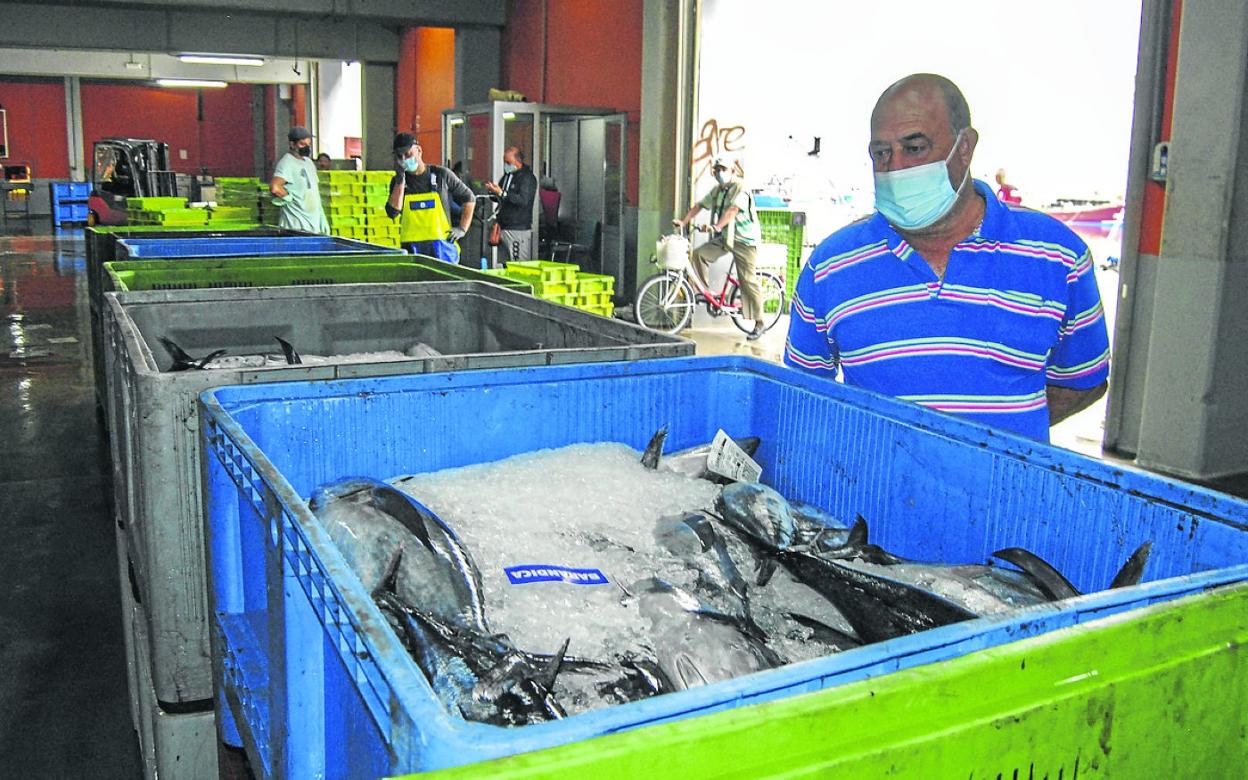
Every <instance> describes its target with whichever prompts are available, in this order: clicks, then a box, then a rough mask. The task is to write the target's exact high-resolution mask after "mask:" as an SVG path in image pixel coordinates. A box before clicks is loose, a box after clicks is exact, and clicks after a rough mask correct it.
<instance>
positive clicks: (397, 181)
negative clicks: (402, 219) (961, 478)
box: [386, 173, 407, 219]
mask: <svg viewBox="0 0 1248 780" xmlns="http://www.w3.org/2000/svg"><path fill="white" fill-rule="evenodd" d="M406 192H407V177H406V176H404V175H403V174H402V173H398V174H396V175H395V177H394V178H393V179H391V180H390V199H389V200H387V201H386V213H387V214H389V215H390V218H391V219H394V218H395V217H397V216H399V215H400V214H402V213H403V195H404V194H405V193H406Z"/></svg>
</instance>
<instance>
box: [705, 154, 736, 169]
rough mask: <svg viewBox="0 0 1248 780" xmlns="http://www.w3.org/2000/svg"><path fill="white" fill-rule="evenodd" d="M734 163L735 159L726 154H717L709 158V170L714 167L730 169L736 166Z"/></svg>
mask: <svg viewBox="0 0 1248 780" xmlns="http://www.w3.org/2000/svg"><path fill="white" fill-rule="evenodd" d="M736 164H737V161H736V159H735V158H733V157H732V156H730V155H727V154H717V155H715V156H714V157H712V158H711V170H715V169H716V168H727V169H728V170H730V171H731V170H732V169H733V168H735V167H736Z"/></svg>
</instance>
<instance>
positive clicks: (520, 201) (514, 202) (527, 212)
mask: <svg viewBox="0 0 1248 780" xmlns="http://www.w3.org/2000/svg"><path fill="white" fill-rule="evenodd" d="M485 189H486V191H487V192H489V193H490V194H491V195H493V196H494V198H495V199H496V200H498V214H497V217H496V218H497V219H498V227H499V229H500V234H501V235H500V236H499V246H500V247H502V250H503V259H504V260H506V261H507V262H511V261H512V260H528V259H529V258H531V257H533V199H534V198H535V197H536V196H537V177H536V176H534V175H533V169H532V168H530V167H529V166H527V165H525V164H524V151H523V150H521V149H520V147H518V146H509V147H507V148H506V149H505V150H504V151H503V178H502V179H500V180H499V182H498V184H495V183H494V182H492V181H487V182H486V183H485Z"/></svg>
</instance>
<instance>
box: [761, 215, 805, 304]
mask: <svg viewBox="0 0 1248 780" xmlns="http://www.w3.org/2000/svg"><path fill="white" fill-rule="evenodd" d="M758 223H759V230H760V232H761V233H762V239H763V241H764V242H765V243H768V244H784V245H785V246H786V247H788V263H787V265H786V266H785V271H784V292H785V299H786V300H790V301H791V300H793V289H794V288H795V287H796V285H797V276H798V274H799V273H800V272H801V270H802V261H803V259H804V257H803V256H804V254H805V251H806V247H805V243H804V242H805V237H806V213H805V212H804V211H790V210H789V209H758Z"/></svg>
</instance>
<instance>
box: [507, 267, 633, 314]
mask: <svg viewBox="0 0 1248 780" xmlns="http://www.w3.org/2000/svg"><path fill="white" fill-rule="evenodd" d="M504 273H505V274H506V276H507V277H508V278H511V279H516V280H518V281H522V282H527V283H529V284H531V285H533V294H534V295H536V296H537V297H538V298H541V299H542V300H546V301H551V302H553V303H561V304H563V305H564V306H571V307H573V308H576V309H582V310H584V311H588V312H591V313H593V314H599V315H601V316H603V317H610V316H612V315H614V314H615V304H614V303H613V302H612V300H611V299H612V298H613V297H614V295H615V277H612V276H607V275H605V274H587V273H581V271H580V269H579V268H577V266H576V265H575V264H574V263H555V262H551V261H549V260H517V261H515V262H512V263H508V264H507V270H506V271H505V272H504Z"/></svg>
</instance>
